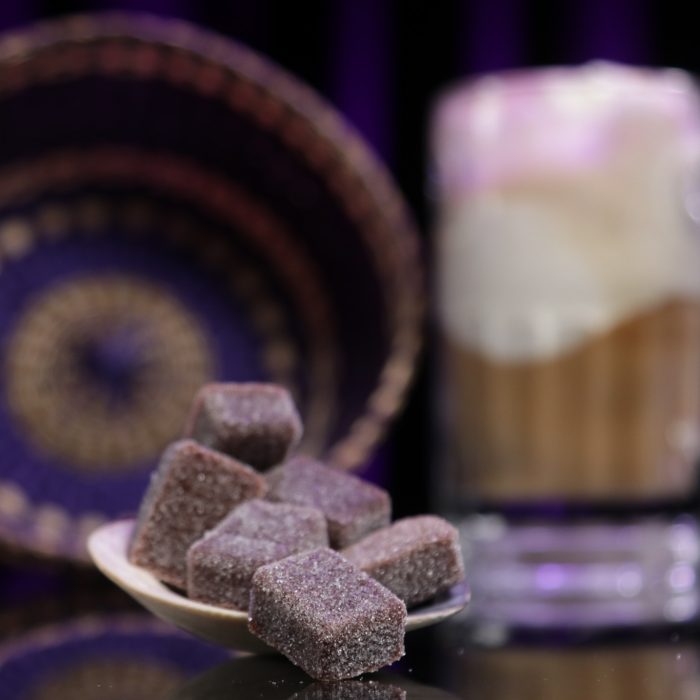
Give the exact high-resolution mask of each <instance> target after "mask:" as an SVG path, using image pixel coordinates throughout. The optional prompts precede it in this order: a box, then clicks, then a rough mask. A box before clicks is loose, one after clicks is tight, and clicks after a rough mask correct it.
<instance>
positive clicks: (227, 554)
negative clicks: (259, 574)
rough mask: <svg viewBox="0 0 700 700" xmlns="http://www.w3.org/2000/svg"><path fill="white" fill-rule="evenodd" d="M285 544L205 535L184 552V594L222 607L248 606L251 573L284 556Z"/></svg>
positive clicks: (287, 552)
mask: <svg viewBox="0 0 700 700" xmlns="http://www.w3.org/2000/svg"><path fill="white" fill-rule="evenodd" d="M288 554H290V552H289V548H288V547H287V546H286V545H284V544H279V543H277V542H270V541H266V540H254V539H250V538H248V537H240V536H238V535H227V534H220V535H214V536H211V537H204V538H202V539H201V540H198V541H197V542H195V543H194V544H193V545H192V546H191V547H190V549H189V551H188V552H187V595H188V596H189V597H190V598H191V599H192V600H198V601H200V602H202V603H209V604H210V605H217V606H219V607H222V608H233V609H235V610H247V609H248V598H249V596H250V584H251V580H252V578H253V574H254V573H255V572H256V571H257V570H258V569H259V568H260V567H261V566H263V565H264V564H269V563H270V562H273V561H277V560H278V559H282V558H284V557H286V556H287V555H288Z"/></svg>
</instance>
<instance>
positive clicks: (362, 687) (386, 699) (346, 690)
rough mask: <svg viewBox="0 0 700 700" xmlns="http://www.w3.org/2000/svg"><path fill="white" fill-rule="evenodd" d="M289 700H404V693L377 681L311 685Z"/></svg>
mask: <svg viewBox="0 0 700 700" xmlns="http://www.w3.org/2000/svg"><path fill="white" fill-rule="evenodd" d="M289 700H406V691H405V690H404V689H403V688H399V687H397V686H395V685H389V684H388V683H377V681H365V680H363V681H333V682H331V683H313V684H312V685H309V686H307V687H306V688H304V690H301V691H299V692H298V693H295V694H294V695H292V697H291V698H289Z"/></svg>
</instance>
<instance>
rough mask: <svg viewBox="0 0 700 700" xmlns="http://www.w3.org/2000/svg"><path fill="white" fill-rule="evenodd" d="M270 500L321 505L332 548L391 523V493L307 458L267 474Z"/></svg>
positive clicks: (317, 506)
mask: <svg viewBox="0 0 700 700" xmlns="http://www.w3.org/2000/svg"><path fill="white" fill-rule="evenodd" d="M267 483H268V485H269V491H268V494H267V498H268V500H270V501H281V502H284V503H295V504H297V505H304V506H311V507H314V508H318V509H319V510H320V511H321V512H322V513H323V514H324V515H325V516H326V520H327V521H328V535H329V537H330V542H331V547H333V548H334V549H341V548H342V547H347V546H348V545H351V544H353V543H354V542H357V540H359V539H361V538H362V537H364V536H365V535H367V534H368V533H370V532H372V531H373V530H376V529H378V528H380V527H385V526H386V525H388V524H389V521H390V518H391V501H390V499H389V494H388V493H387V492H386V491H384V490H383V489H380V488H379V487H377V486H374V485H373V484H369V483H367V482H366V481H362V480H361V479H358V478H357V477H356V476H352V475H351V474H348V473H346V472H343V471H339V470H338V469H330V468H329V467H326V466H325V465H323V464H321V462H317V461H316V460H313V459H309V458H307V457H295V458H294V459H291V460H290V461H289V462H287V464H284V465H282V466H279V467H277V468H275V469H273V470H272V471H271V472H269V474H268V475H267Z"/></svg>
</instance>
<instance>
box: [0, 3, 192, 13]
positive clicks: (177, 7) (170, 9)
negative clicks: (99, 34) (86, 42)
mask: <svg viewBox="0 0 700 700" xmlns="http://www.w3.org/2000/svg"><path fill="white" fill-rule="evenodd" d="M0 1H1V0H0ZM187 4H188V3H187V0H98V2H95V3H94V5H93V6H92V8H91V9H95V10H123V11H124V12H147V13H150V14H154V15H160V16H161V17H183V16H184V15H186V12H187Z"/></svg>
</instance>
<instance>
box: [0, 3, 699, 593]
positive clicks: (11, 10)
mask: <svg viewBox="0 0 700 700" xmlns="http://www.w3.org/2000/svg"><path fill="white" fill-rule="evenodd" d="M114 9H120V10H142V11H147V12H152V13H155V14H159V15H165V16H175V17H181V18H185V19H189V20H192V21H194V22H196V23H199V24H201V25H202V26H204V27H207V28H210V29H213V30H215V31H218V32H220V33H222V34H225V35H228V36H230V37H232V38H235V39H237V40H239V41H241V42H243V43H245V44H248V45H249V46H251V47H252V48H254V49H256V50H258V51H260V52H261V53H263V54H265V55H267V56H269V57H270V58H271V59H272V60H274V61H276V62H277V63H278V64H280V65H282V66H284V67H285V68H287V69H288V70H289V71H290V72H292V73H294V74H295V75H297V76H298V77H299V78H301V79H302V80H304V81H306V82H308V83H310V84H311V85H312V86H314V87H315V88H316V89H317V90H318V91H319V92H320V93H322V94H323V95H324V96H325V97H326V98H328V99H329V100H330V101H331V102H332V103H334V104H335V105H336V106H337V107H338V109H339V110H340V111H341V112H343V113H344V114H345V116H346V117H347V119H348V120H349V121H350V122H351V123H353V124H354V125H355V126H356V127H357V129H358V130H359V131H360V132H361V133H362V134H363V135H364V136H365V138H366V139H367V140H368V141H369V143H370V144H371V145H372V146H373V147H374V149H375V150H376V152H377V153H378V154H379V156H380V157H381V158H382V159H384V160H385V161H386V162H387V163H388V165H389V167H390V169H391V170H392V172H393V173H394V175H395V177H396V178H397V180H398V183H399V186H400V187H401V189H402V190H403V192H404V193H405V195H406V197H407V198H408V200H409V202H410V204H411V205H412V207H413V209H414V211H415V212H416V213H417V215H418V218H419V221H420V222H421V224H422V226H423V230H424V231H425V230H428V229H429V215H428V207H427V205H426V198H425V179H426V175H425V174H426V171H427V160H426V144H425V134H426V125H427V116H428V114H429V111H430V105H431V101H432V100H433V99H434V96H435V94H436V92H437V91H438V90H440V89H441V88H443V87H444V86H446V85H448V84H449V83H450V82H452V81H454V80H456V79H459V78H461V77H465V76H468V75H472V74H475V73H479V72H483V71H488V70H496V69H506V68H511V67H516V66H524V65H546V64H556V63H578V62H581V61H583V60H588V59H592V58H606V59H613V60H619V61H625V62H631V63H642V64H651V65H676V66H680V67H684V68H687V69H690V70H694V69H697V67H698V63H699V62H700V53H699V52H698V51H697V41H696V38H695V36H694V35H695V33H696V32H695V31H694V28H695V25H694V23H693V22H691V21H690V14H689V13H690V12H691V10H692V3H688V4H687V5H686V6H685V7H682V6H681V5H680V4H675V3H658V4H656V3H650V2H643V1H641V0H573V1H572V2H565V3H563V2H555V1H554V0H550V1H541V2H527V1H526V0H432V1H426V0H394V1H392V0H313V1H312V0H295V1H293V2H292V1H289V0H277V1H276V0H245V1H244V0H239V1H237V2H236V1H234V0H226V1H224V2H222V1H220V0H123V1H122V2H110V1H108V0H102V1H96V2H80V1H76V0H61V1H59V2H49V1H46V0H3V1H2V2H0V30H6V29H11V28H13V27H20V26H22V25H25V24H28V23H30V22H32V21H34V20H36V19H40V18H48V17H56V16H60V15H65V14H69V13H74V12H82V11H89V10H114ZM429 364H430V357H429V352H428V353H427V354H426V356H425V357H424V359H423V367H422V369H421V371H420V372H419V376H418V381H417V382H416V383H415V385H414V388H413V390H412V393H411V396H410V400H409V403H408V406H407V408H406V410H405V411H404V412H403V414H402V416H401V418H400V419H399V421H398V422H397V423H396V425H395V427H394V429H393V431H392V436H391V441H390V447H388V448H386V447H385V448H384V449H383V454H382V455H381V456H380V460H379V461H380V462H381V463H388V464H389V465H390V469H391V471H392V474H393V479H394V487H393V488H392V490H393V492H394V494H395V497H396V499H395V505H396V513H397V515H401V514H406V513H415V512H419V511H421V510H425V509H426V507H427V503H426V497H427V488H426V486H427V465H428V464H429V445H428V438H427V436H428V409H427V406H428V387H429V385H430V378H429V377H428V376H427V370H426V369H425V368H426V367H427V366H429ZM37 581H39V583H37V586H38V587H39V588H43V587H44V586H43V583H41V581H43V579H41V580H39V579H37ZM30 594H31V591H30V589H28V588H24V587H23V586H18V585H17V584H16V582H15V581H14V579H10V578H8V577H3V576H2V570H1V569H0V600H2V601H4V602H9V601H11V600H13V599H15V598H20V597H23V596H24V597H27V596H29V595H30Z"/></svg>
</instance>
